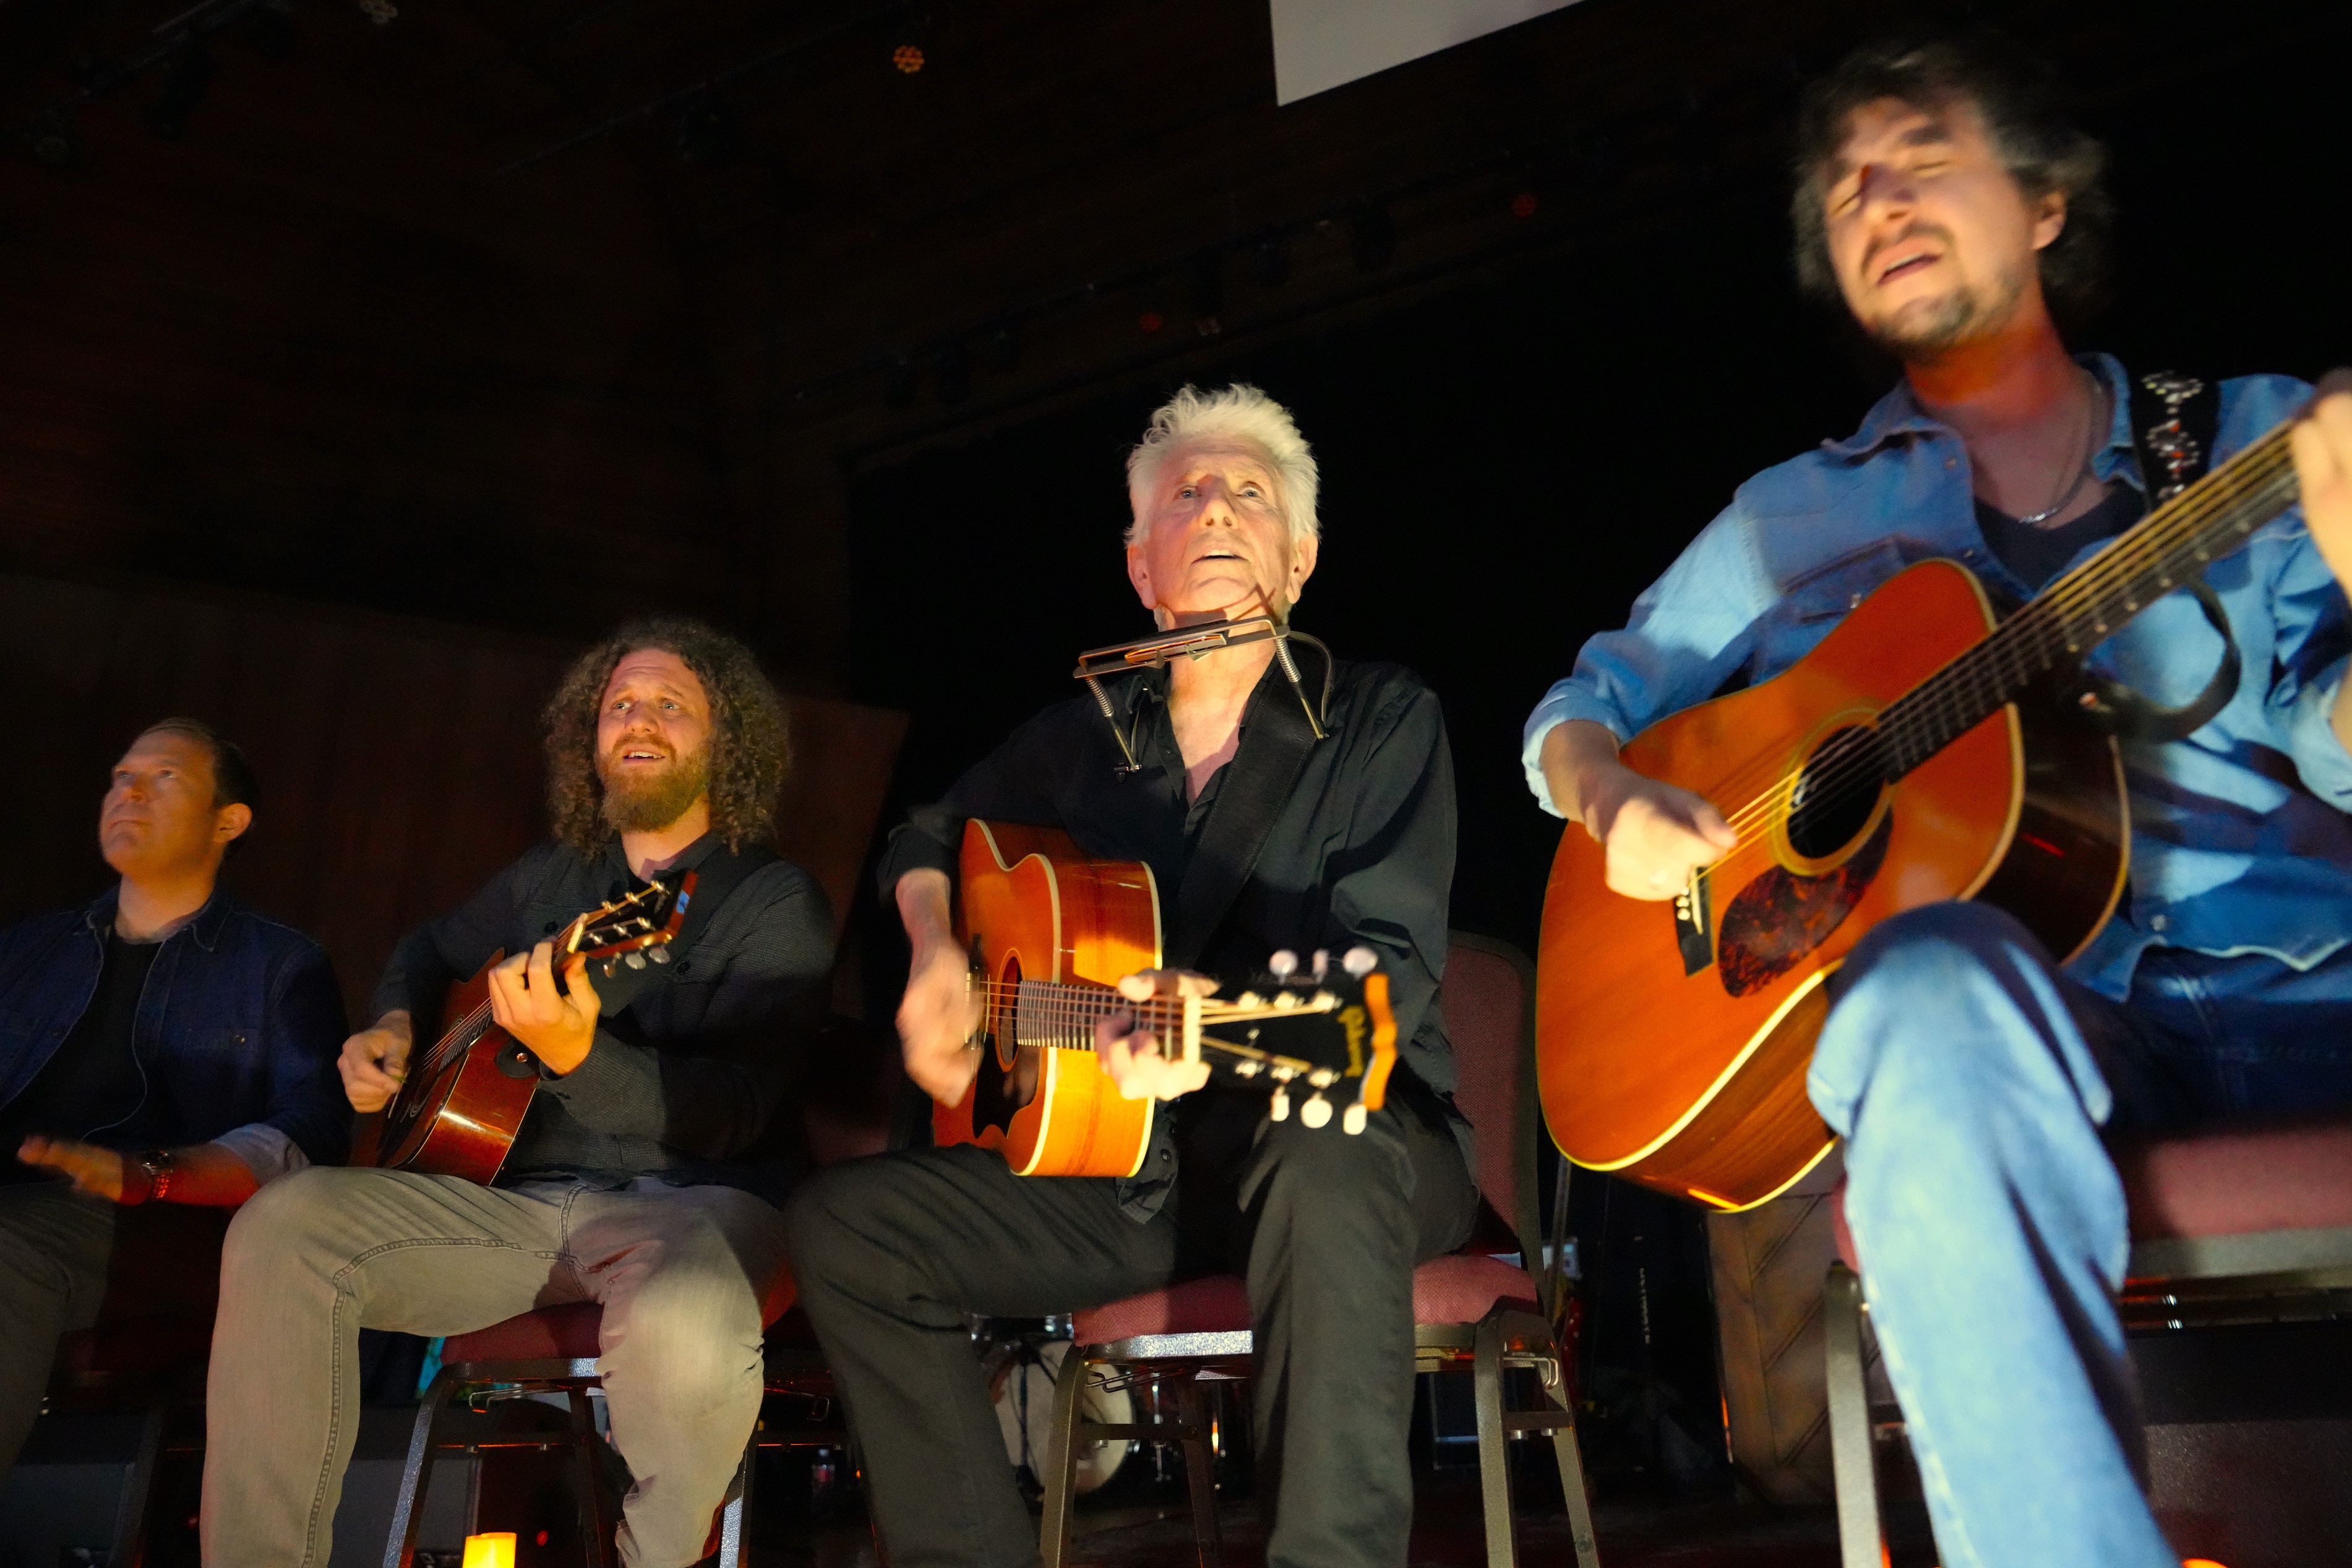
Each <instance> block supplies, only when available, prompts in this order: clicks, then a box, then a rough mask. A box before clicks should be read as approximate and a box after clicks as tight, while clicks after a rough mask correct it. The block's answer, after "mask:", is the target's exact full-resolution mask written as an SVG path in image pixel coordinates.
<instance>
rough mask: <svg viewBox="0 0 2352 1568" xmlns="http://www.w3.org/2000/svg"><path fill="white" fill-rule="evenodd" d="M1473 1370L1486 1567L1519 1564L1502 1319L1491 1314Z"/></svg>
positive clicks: (1505, 1567) (1477, 1346)
mask: <svg viewBox="0 0 2352 1568" xmlns="http://www.w3.org/2000/svg"><path fill="white" fill-rule="evenodd" d="M1473 1344H1474V1349H1473V1358H1472V1361H1471V1367H1470V1376H1471V1386H1472V1391H1473V1394H1474V1396H1475V1403H1476V1406H1477V1411H1478V1490H1479V1493H1480V1496H1481V1497H1482V1498H1483V1499H1484V1500H1485V1503H1486V1568H1518V1561H1519V1550H1518V1542H1517V1541H1516V1540H1515V1539H1514V1538H1513V1536H1512V1531H1511V1460H1510V1446H1509V1445H1508V1444H1507V1443H1506V1442H1505V1441H1504V1437H1503V1435H1504V1424H1503V1325H1502V1323H1501V1322H1500V1321H1498V1320H1497V1319H1496V1317H1494V1316H1492V1315H1489V1316H1488V1317H1487V1318H1486V1320H1485V1321H1483V1322H1480V1323H1479V1324H1478V1334H1477V1338H1476V1339H1475V1341H1474V1342H1473Z"/></svg>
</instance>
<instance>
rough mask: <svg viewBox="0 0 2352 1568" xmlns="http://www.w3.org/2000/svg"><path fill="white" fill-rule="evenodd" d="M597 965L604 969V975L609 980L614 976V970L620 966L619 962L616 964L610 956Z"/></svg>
mask: <svg viewBox="0 0 2352 1568" xmlns="http://www.w3.org/2000/svg"><path fill="white" fill-rule="evenodd" d="M596 967H598V968H600V969H602V970H604V977H605V978H606V979H608V980H609V979H611V978H612V977H613V971H614V970H615V969H617V968H619V967H620V966H619V965H618V964H615V963H614V961H613V960H612V959H610V958H607V959H605V960H604V962H603V963H602V964H599V965H597V966H596Z"/></svg>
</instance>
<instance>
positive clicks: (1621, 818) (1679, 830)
mask: <svg viewBox="0 0 2352 1568" xmlns="http://www.w3.org/2000/svg"><path fill="white" fill-rule="evenodd" d="M1542 761H1543V771H1544V780H1545V782H1546V783H1547V784H1549V786H1550V788H1551V798H1552V804H1554V805H1556V806H1558V807H1559V809H1560V811H1561V813H1562V814H1563V815H1564V816H1566V817H1567V818H1569V820H1570V821H1576V822H1581V823H1582V824H1583V825H1584V831H1586V832H1588V833H1591V835H1592V838H1593V841H1594V842H1596V843H1598V844H1600V845H1601V848H1602V849H1603V850H1604V851H1606V852H1607V854H1608V883H1609V890H1610V891H1611V892H1612V893H1619V894H1624V895H1625V896H1626V897H1627V898H1640V899H1648V900H1651V901H1654V902H1655V901H1663V900H1665V899H1669V898H1672V897H1674V896H1675V894H1678V893H1680V892H1681V891H1682V890H1683V888H1684V887H1685V885H1686V884H1687V883H1689V881H1690V876H1691V873H1692V872H1694V871H1696V870H1697V869H1698V868H1699V867H1700V866H1703V865H1712V864H1713V863H1714V862H1717V860H1720V859H1721V858H1722V857H1723V854H1724V852H1726V851H1727V850H1728V849H1730V848H1731V846H1732V845H1733V844H1735V843H1737V842H1738V835H1737V834H1736V833H1734V832H1733V831H1732V830H1731V824H1729V823H1728V822H1727V821H1724V820H1723V813H1722V812H1720V811H1718V810H1716V809H1715V808H1714V807H1713V806H1711V805H1709V804H1707V802H1706V800H1704V799H1702V798H1701V797H1699V796H1697V795H1695V794H1693V793H1691V791H1689V790H1688V789H1683V788H1682V787H1681V786H1679V785H1675V784H1668V783H1665V782H1664V781H1663V780H1660V779H1652V778H1649V777H1647V776H1645V775H1643V774H1640V773H1636V772H1635V771H1634V770H1633V769H1632V768H1628V767H1626V766H1625V765H1624V764H1623V763H1622V762H1620V761H1618V760H1617V737H1615V736H1613V735H1612V734H1611V733H1610V732H1609V730H1608V729H1607V728H1606V727H1604V726H1601V725H1597V724H1593V723H1591V722H1589V721H1587V720H1583V719H1570V720H1569V721H1568V722H1567V723H1565V724H1559V725H1555V726H1553V727H1552V728H1551V729H1550V731H1549V732H1548V733H1547V734H1546V735H1545V736H1544V739H1543V752H1542Z"/></svg>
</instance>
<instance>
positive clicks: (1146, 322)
mask: <svg viewBox="0 0 2352 1568" xmlns="http://www.w3.org/2000/svg"><path fill="white" fill-rule="evenodd" d="M1135 324H1136V326H1137V327H1138V328H1139V329H1141V330H1143V331H1146V332H1157V331H1158V330H1160V328H1162V327H1165V326H1166V325H1168V319H1167V318H1166V317H1164V316H1162V315H1160V312H1159V311H1157V310H1146V311H1145V312H1144V313H1143V314H1142V315H1140V316H1138V317H1137V318H1136V319H1135Z"/></svg>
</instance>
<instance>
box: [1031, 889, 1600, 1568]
mask: <svg viewBox="0 0 2352 1568" xmlns="http://www.w3.org/2000/svg"><path fill="white" fill-rule="evenodd" d="M1443 1003H1444V1009H1445V1019H1446V1026H1447V1030H1448V1032H1449V1033H1450V1034H1451V1035H1452V1037H1453V1040H1454V1057H1455V1061H1456V1062H1457V1063H1458V1065H1459V1067H1460V1071H1461V1079H1462V1082H1461V1087H1460V1090H1459V1091H1458V1092H1457V1094H1456V1100H1457V1103H1459V1104H1460V1105H1461V1106H1462V1109H1463V1111H1464V1113H1465V1114H1466V1115H1468V1116H1469V1117H1470V1119H1471V1122H1472V1124H1473V1125H1475V1127H1477V1128H1478V1129H1479V1130H1480V1136H1479V1139H1478V1170H1477V1172H1476V1175H1477V1177H1478V1186H1479V1190H1480V1191H1481V1192H1482V1193H1484V1194H1485V1195H1486V1200H1487V1201H1488V1203H1490V1204H1491V1205H1492V1206H1493V1207H1494V1209H1495V1211H1496V1214H1498V1215H1500V1216H1502V1217H1503V1218H1504V1219H1505V1221H1506V1222H1507V1224H1509V1226H1510V1227H1511V1228H1512V1229H1513V1230H1514V1232H1515V1233H1516V1234H1517V1237H1518V1238H1519V1239H1520V1243H1521V1247H1522V1252H1521V1256H1522V1257H1523V1258H1528V1259H1533V1260H1536V1261H1537V1263H1538V1268H1537V1270H1535V1271H1533V1272H1530V1271H1529V1270H1526V1269H1523V1268H1520V1267H1517V1266H1516V1265H1514V1264H1511V1263H1507V1262H1505V1261H1503V1260H1499V1259H1496V1258H1492V1257H1486V1256H1479V1255H1466V1254H1457V1255H1454V1256H1451V1257H1444V1258H1437V1259H1433V1260H1431V1261H1429V1262H1427V1263H1424V1264H1423V1265H1422V1266H1421V1267H1420V1268H1419V1269H1418V1270H1415V1271H1414V1274H1413V1323H1414V1329H1413V1365H1414V1367H1415V1369H1416V1370H1418V1371H1423V1372H1435V1371H1446V1370H1457V1369H1467V1370H1468V1371H1469V1372H1470V1373H1471V1375H1473V1377H1475V1379H1476V1400H1475V1404H1476V1410H1477V1424H1478V1470H1479V1480H1480V1484H1481V1489H1482V1490H1483V1493H1484V1504H1485V1519H1486V1561H1487V1563H1488V1568H1516V1564H1517V1560H1518V1553H1517V1538H1516V1533H1515V1531H1514V1530H1513V1527H1512V1508H1511V1480H1510V1462H1509V1452H1508V1446H1507V1438H1508V1437H1509V1435H1510V1434H1512V1433H1515V1432H1549V1433H1550V1434H1551V1438H1552V1445H1553V1454H1554V1458H1555V1459H1556V1460H1557V1462H1558V1463H1559V1479H1560V1490H1562V1492H1563V1493H1565V1494H1566V1497H1567V1501H1568V1511H1569V1518H1570V1524H1571V1527H1572V1530H1573V1532H1574V1537H1575V1542H1576V1559H1577V1563H1578V1568H1599V1564H1600V1555H1599V1552H1598V1551H1597V1549H1596V1548H1595V1546H1594V1544H1593V1538H1592V1511H1591V1503H1590V1501H1589V1500H1588V1499H1587V1496H1586V1493H1585V1486H1584V1469H1583V1463H1582V1459H1581V1457H1580V1454H1579V1452H1578V1448H1577V1442H1576V1426H1575V1416H1574V1414H1573V1413H1572V1412H1571V1411H1570V1408H1569V1406H1568V1402H1567V1397H1566V1388H1567V1383H1568V1376H1567V1369H1566V1368H1564V1367H1562V1366H1561V1364H1560V1355H1559V1344H1558V1343H1557V1341H1556V1340H1555V1338H1554V1336H1553V1333H1552V1322H1553V1321H1554V1319H1555V1317H1556V1315H1557V1312H1556V1309H1557V1306H1558V1298H1559V1289H1560V1285H1561V1281H1559V1279H1558V1277H1557V1270H1555V1269H1554V1268H1553V1267H1552V1266H1551V1261H1550V1260H1552V1259H1556V1258H1557V1249H1556V1248H1555V1249H1554V1251H1553V1252H1552V1253H1551V1254H1550V1255H1549V1258H1548V1257H1547V1255H1546V1254H1545V1253H1544V1252H1542V1251H1541V1250H1539V1249H1538V1246H1537V1243H1538V1241H1539V1239H1541V1236H1542V1230H1541V1228H1540V1227H1539V1226H1538V1222H1537V1208H1538V1204H1537V1198H1536V1179H1535V1178H1536V1165H1535V1160H1536V1144H1535V1139H1536V1106H1535V1025H1534V1018H1535V975H1534V970H1533V968H1532V967H1530V966H1529V965H1528V960H1527V957H1526V956H1525V955H1523V954H1521V953H1519V952H1518V951H1517V949H1516V948H1513V947H1510V946H1506V945H1505V944H1502V943H1499V942H1494V941H1490V940H1488V939H1486V938H1485V937H1480V936H1465V935H1464V934H1462V933H1459V932H1456V933H1454V936H1453V937H1452V939H1451V945H1450V946H1449V948H1448V951H1447V954H1446V966H1445V979H1444V993H1443ZM1564 1179H1565V1173H1564V1172H1563V1180H1564ZM1556 1212H1561V1211H1560V1210H1559V1209H1556ZM1074 1340H1075V1343H1074V1344H1073V1345H1072V1348H1071V1351H1070V1354H1068V1356H1067V1357H1066V1358H1065V1359H1064V1361H1063V1363H1062V1367H1061V1373H1060V1375H1059V1377H1058V1378H1057V1380H1056V1383H1055V1395H1054V1426H1053V1437H1052V1442H1051V1444H1050V1446H1049V1448H1048V1451H1047V1453H1046V1454H1045V1456H1043V1468H1044V1469H1045V1475H1044V1476H1043V1478H1042V1479H1043V1480H1044V1481H1045V1519H1044V1521H1043V1525H1042V1527H1041V1539H1040V1542H1039V1545H1040V1550H1041V1552H1042V1553H1043V1555H1044V1557H1045V1568H1066V1564H1067V1563H1068V1561H1069V1556H1070V1537H1071V1527H1072V1523H1073V1519H1072V1504H1073V1503H1074V1501H1075V1500H1076V1454H1077V1451H1078V1447H1077V1446H1078V1445H1079V1444H1080V1443H1091V1442H1096V1441H1101V1440H1109V1439H1115V1438H1120V1437H1131V1438H1138V1439H1141V1440H1144V1441H1157V1442H1170V1441H1172V1442H1175V1443H1178V1444H1180V1445H1181V1447H1182V1449H1183V1454H1184V1471H1185V1479H1186V1480H1187V1482H1188V1484H1189V1487H1190V1490H1191V1502H1192V1530H1193V1539H1194V1541H1195V1542H1196V1544H1197V1546H1198V1549H1199V1552H1200V1559H1201V1563H1202V1568H1220V1564H1221V1563H1222V1560H1223V1543H1222V1542H1221V1541H1220V1539H1219V1533H1218V1529H1217V1510H1216V1492H1215V1485H1214V1481H1213V1473H1212V1469H1211V1465H1212V1456H1211V1453H1210V1445H1209V1417H1208V1414H1207V1410H1206V1405H1207V1402H1206V1400H1205V1399H1204V1398H1203V1397H1202V1388H1201V1383H1202V1381H1203V1380H1204V1379H1205V1380H1211V1381H1213V1380H1216V1379H1219V1378H1240V1377H1245V1376H1247V1375H1249V1370H1250V1364H1251V1351H1252V1340H1251V1333H1250V1315H1249V1299H1248V1291H1247V1289H1246V1287H1245V1286H1244V1283H1243V1281H1241V1280H1240V1279H1239V1278H1238V1277H1236V1276H1234V1275H1231V1274H1221V1275H1214V1276H1211V1277H1209V1278H1207V1279H1202V1280H1192V1281H1186V1282H1184V1283H1182V1284H1179V1285H1175V1286H1171V1287H1170V1288H1169V1289H1166V1290H1163V1291H1147V1292H1145V1293H1144V1294H1142V1295H1139V1296H1131V1297H1129V1298H1127V1299H1126V1300H1124V1301H1114V1302H1112V1303H1110V1304H1109V1305H1108V1306H1103V1307H1098V1308H1096V1309H1094V1310H1093V1311H1091V1312H1080V1313H1078V1314H1077V1315H1076V1333H1075V1335H1074ZM1513 1366H1518V1367H1529V1368H1533V1369H1534V1370H1535V1371H1536V1372H1537V1374H1538V1379H1539V1382H1540V1386H1541V1388H1542V1390H1543V1398H1542V1401H1541V1402H1540V1403H1539V1404H1538V1406H1536V1407H1535V1408H1533V1409H1528V1410H1513V1409H1508V1408H1506V1404H1505V1399H1504V1394H1505V1384H1504V1378H1503V1373H1504V1369H1505V1368H1507V1367H1513ZM1135 1376H1143V1377H1157V1378H1159V1379H1160V1380H1161V1381H1163V1382H1172V1383H1174V1384H1175V1385H1176V1390H1177V1418H1176V1419H1175V1420H1174V1421H1172V1422H1167V1421H1149V1422H1136V1423H1129V1424H1123V1425H1118V1426H1113V1425H1108V1424H1103V1423H1097V1422H1091V1421H1087V1420H1085V1419H1083V1418H1082V1415H1081V1404H1082V1402H1081V1399H1080V1395H1081V1392H1082V1391H1083V1389H1084V1386H1085V1383H1086V1380H1087V1379H1088V1378H1094V1379H1096V1380H1097V1381H1108V1380H1110V1379H1113V1378H1118V1377H1135Z"/></svg>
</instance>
